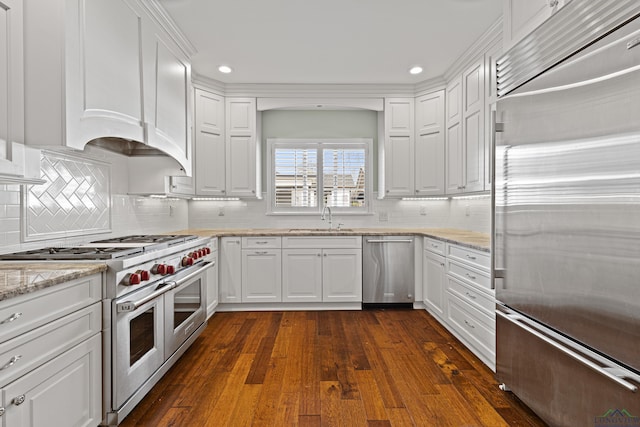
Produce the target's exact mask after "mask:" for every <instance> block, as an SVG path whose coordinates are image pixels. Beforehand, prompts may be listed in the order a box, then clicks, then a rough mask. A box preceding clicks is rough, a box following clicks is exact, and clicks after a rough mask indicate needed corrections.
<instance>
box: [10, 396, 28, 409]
mask: <svg viewBox="0 0 640 427" xmlns="http://www.w3.org/2000/svg"><path fill="white" fill-rule="evenodd" d="M24 399H25V397H24V394H21V395H20V396H18V397H14V398H13V401H12V402H13V404H14V405H16V406H20V405H22V404H23V403H24Z"/></svg>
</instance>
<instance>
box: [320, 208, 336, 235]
mask: <svg viewBox="0 0 640 427" xmlns="http://www.w3.org/2000/svg"><path fill="white" fill-rule="evenodd" d="M326 211H329V230H332V229H333V215H332V214H331V208H330V207H329V206H327V205H325V206H324V208H322V215H321V216H320V219H321V220H322V221H324V220H325V212H326Z"/></svg>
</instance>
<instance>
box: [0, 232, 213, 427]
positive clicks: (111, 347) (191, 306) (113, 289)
mask: <svg viewBox="0 0 640 427" xmlns="http://www.w3.org/2000/svg"><path fill="white" fill-rule="evenodd" d="M212 248H213V247H212V243H211V239H210V238H204V237H198V236H191V235H132V236H124V237H118V238H113V239H104V240H98V241H94V242H91V243H88V244H86V245H80V246H76V247H49V248H42V249H38V250H29V251H24V252H17V253H13V254H4V255H0V260H20V261H73V262H88V261H91V262H105V263H106V264H107V266H108V269H107V273H106V276H105V281H104V283H103V360H104V378H103V380H104V381H103V382H104V407H105V413H104V417H103V420H102V424H103V425H109V426H113V425H117V424H119V423H120V422H121V421H122V419H123V418H124V417H125V416H126V415H127V414H128V413H129V412H130V411H131V410H132V409H133V408H134V407H135V405H137V404H138V403H139V402H140V400H142V398H143V397H144V396H145V395H146V394H147V392H148V391H149V390H151V388H152V387H153V386H154V385H155V384H156V383H157V381H158V380H159V379H160V378H162V376H163V375H164V373H165V372H166V371H167V370H168V369H169V368H170V367H171V366H172V365H173V364H174V363H175V362H176V361H177V360H178V358H179V357H180V356H181V355H182V354H183V353H184V352H185V351H186V349H187V348H188V347H189V346H190V345H191V343H193V341H195V339H196V338H197V337H198V336H199V335H200V333H201V332H202V330H203V329H204V327H205V326H206V277H207V274H206V272H207V270H208V269H209V268H210V267H213V265H214V262H215V258H214V257H213V255H211V254H212Z"/></svg>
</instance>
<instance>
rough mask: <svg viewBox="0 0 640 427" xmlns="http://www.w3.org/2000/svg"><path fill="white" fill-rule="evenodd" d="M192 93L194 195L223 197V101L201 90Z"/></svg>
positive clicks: (224, 187)
mask: <svg viewBox="0 0 640 427" xmlns="http://www.w3.org/2000/svg"><path fill="white" fill-rule="evenodd" d="M195 96H196V111H195V138H194V140H195V147H194V152H195V155H194V159H195V166H194V167H195V171H194V176H195V194H196V195H198V196H213V197H221V196H226V177H225V171H226V154H225V152H226V150H225V138H224V129H225V122H224V117H225V114H224V110H225V101H224V98H223V97H222V96H219V95H216V94H214V93H211V92H207V91H204V90H201V89H196V95H195Z"/></svg>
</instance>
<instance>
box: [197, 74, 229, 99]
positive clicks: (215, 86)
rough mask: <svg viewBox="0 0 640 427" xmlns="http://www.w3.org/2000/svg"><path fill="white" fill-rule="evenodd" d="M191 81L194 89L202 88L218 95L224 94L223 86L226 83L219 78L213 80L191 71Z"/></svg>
mask: <svg viewBox="0 0 640 427" xmlns="http://www.w3.org/2000/svg"><path fill="white" fill-rule="evenodd" d="M191 83H192V84H193V87H194V88H196V89H202V90H206V91H209V92H213V93H215V94H217V95H220V96H225V95H226V88H225V87H226V85H225V84H224V83H223V82H221V81H219V80H215V79H212V78H210V77H207V76H203V75H201V74H197V73H194V72H192V73H191Z"/></svg>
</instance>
